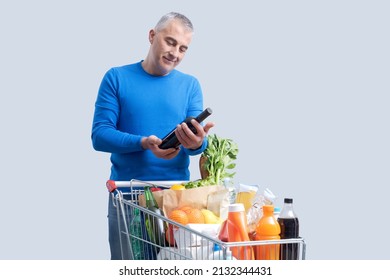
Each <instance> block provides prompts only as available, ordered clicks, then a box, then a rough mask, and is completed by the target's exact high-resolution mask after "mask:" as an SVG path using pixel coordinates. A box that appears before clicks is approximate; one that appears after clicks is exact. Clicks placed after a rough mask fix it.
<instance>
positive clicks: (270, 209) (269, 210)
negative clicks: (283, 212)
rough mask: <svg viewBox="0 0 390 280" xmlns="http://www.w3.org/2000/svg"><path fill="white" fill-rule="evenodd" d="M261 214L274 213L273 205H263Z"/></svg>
mask: <svg viewBox="0 0 390 280" xmlns="http://www.w3.org/2000/svg"><path fill="white" fill-rule="evenodd" d="M263 212H264V213H271V214H273V213H274V206H273V205H263Z"/></svg>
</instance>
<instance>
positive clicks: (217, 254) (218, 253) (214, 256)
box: [208, 244, 236, 260]
mask: <svg viewBox="0 0 390 280" xmlns="http://www.w3.org/2000/svg"><path fill="white" fill-rule="evenodd" d="M208 259H209V260H235V259H236V258H235V257H233V255H232V251H231V250H230V249H229V248H227V249H226V258H224V256H223V250H221V247H220V246H219V245H218V244H214V248H213V252H212V253H211V254H210V256H209V257H208Z"/></svg>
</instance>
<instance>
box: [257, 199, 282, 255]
mask: <svg viewBox="0 0 390 280" xmlns="http://www.w3.org/2000/svg"><path fill="white" fill-rule="evenodd" d="M279 234H280V226H279V223H278V221H277V220H276V219H275V216H274V206H273V205H264V206H263V216H262V217H261V218H260V220H259V222H258V224H257V226H256V236H255V239H256V240H278V239H280V236H279ZM279 250H280V244H269V245H257V246H255V256H256V260H278V259H279Z"/></svg>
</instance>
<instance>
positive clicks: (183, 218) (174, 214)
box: [168, 209, 188, 225]
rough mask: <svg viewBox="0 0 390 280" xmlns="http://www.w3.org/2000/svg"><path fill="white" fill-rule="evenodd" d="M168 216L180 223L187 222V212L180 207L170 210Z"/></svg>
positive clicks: (184, 223)
mask: <svg viewBox="0 0 390 280" xmlns="http://www.w3.org/2000/svg"><path fill="white" fill-rule="evenodd" d="M168 218H169V219H171V220H172V221H175V222H177V223H179V224H182V225H186V224H188V216H187V213H186V212H184V211H183V210H180V209H175V210H172V211H171V213H169V216H168Z"/></svg>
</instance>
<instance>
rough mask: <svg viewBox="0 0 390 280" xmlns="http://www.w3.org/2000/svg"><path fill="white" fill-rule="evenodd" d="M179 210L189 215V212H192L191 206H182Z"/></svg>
mask: <svg viewBox="0 0 390 280" xmlns="http://www.w3.org/2000/svg"><path fill="white" fill-rule="evenodd" d="M179 209H180V210H183V211H184V212H186V213H187V211H189V210H191V209H192V207H191V206H187V205H185V206H182V207H180V208H179Z"/></svg>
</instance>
